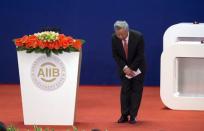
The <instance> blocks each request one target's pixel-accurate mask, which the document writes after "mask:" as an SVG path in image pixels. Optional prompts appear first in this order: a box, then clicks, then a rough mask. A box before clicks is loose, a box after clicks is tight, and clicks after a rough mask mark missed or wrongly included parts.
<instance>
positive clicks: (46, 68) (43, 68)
mask: <svg viewBox="0 0 204 131" xmlns="http://www.w3.org/2000/svg"><path fill="white" fill-rule="evenodd" d="M31 78H32V81H33V83H34V84H35V85H36V86H37V87H39V88H40V89H43V90H55V89H58V88H59V87H61V86H62V85H63V83H64V81H65V78H66V71H65V66H64V64H63V62H62V61H61V60H60V59H59V58H57V57H56V56H54V55H52V56H50V57H47V56H41V57H39V58H37V59H36V60H35V61H34V62H33V64H32V68H31Z"/></svg>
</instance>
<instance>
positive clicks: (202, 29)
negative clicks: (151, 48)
mask: <svg viewBox="0 0 204 131" xmlns="http://www.w3.org/2000/svg"><path fill="white" fill-rule="evenodd" d="M202 40H204V24H191V23H181V24H177V25H173V26H171V27H170V28H168V29H167V31H166V32H165V34H164V43H163V46H164V49H163V52H162V55H161V85H160V86H161V87H160V88H161V89H160V95H161V99H162V101H163V103H164V104H165V105H166V106H167V107H169V108H171V109H175V110H204V102H203V101H204V86H203V85H204V44H202V43H201V41H202Z"/></svg>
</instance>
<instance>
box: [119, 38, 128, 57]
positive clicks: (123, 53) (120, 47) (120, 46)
mask: <svg viewBox="0 0 204 131" xmlns="http://www.w3.org/2000/svg"><path fill="white" fill-rule="evenodd" d="M118 42H119V49H120V50H121V53H122V56H123V58H124V59H126V56H125V50H124V48H123V43H122V41H121V40H120V39H118Z"/></svg>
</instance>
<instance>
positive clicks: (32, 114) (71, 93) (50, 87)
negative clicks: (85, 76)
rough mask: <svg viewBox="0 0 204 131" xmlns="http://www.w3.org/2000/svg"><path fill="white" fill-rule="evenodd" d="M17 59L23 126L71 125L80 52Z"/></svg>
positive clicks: (31, 54) (27, 56)
mask: <svg viewBox="0 0 204 131" xmlns="http://www.w3.org/2000/svg"><path fill="white" fill-rule="evenodd" d="M17 55H18V66H19V75H20V85H21V96H22V106H23V118H24V124H25V125H73V123H74V118H75V103H76V93H77V87H78V84H79V77H80V65H81V52H70V53H66V52H64V53H63V54H59V55H54V54H52V55H51V56H50V57H47V56H46V55H45V54H40V53H38V54H37V53H30V54H29V53H26V52H25V51H18V53H17Z"/></svg>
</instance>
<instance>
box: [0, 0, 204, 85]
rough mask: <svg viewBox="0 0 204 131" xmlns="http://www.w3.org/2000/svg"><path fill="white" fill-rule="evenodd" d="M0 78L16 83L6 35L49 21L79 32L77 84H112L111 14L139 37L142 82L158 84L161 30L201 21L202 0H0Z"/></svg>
mask: <svg viewBox="0 0 204 131" xmlns="http://www.w3.org/2000/svg"><path fill="white" fill-rule="evenodd" d="M0 2H1V3H0V62H1V64H0V74H1V75H0V83H19V76H18V65H17V57H16V50H15V46H14V45H13V43H12V39H13V38H16V37H21V36H22V35H24V34H32V33H34V32H38V31H39V30H40V29H41V28H42V27H47V26H55V27H59V28H61V29H62V31H63V33H65V34H67V35H72V36H74V37H76V38H83V39H85V40H86V44H85V45H84V48H83V61H82V69H81V84H97V85H98V84H118V83H119V78H118V76H117V70H116V65H115V63H114V61H113V58H112V54H111V34H112V32H113V23H114V22H115V21H116V20H126V21H127V22H128V23H129V25H130V27H131V28H133V29H136V30H139V31H141V32H142V33H143V34H144V38H145V44H146V45H145V51H146V58H147V63H148V71H147V76H146V81H145V84H146V85H159V82H160V55H161V52H162V37H163V33H164V32H165V30H166V29H167V28H168V27H169V26H171V25H172V24H176V23H179V22H193V21H195V20H196V21H199V22H204V6H203V5H204V1H203V0H152V1H151V0H126V1H123V0H81V1H80V0H47V1H45V0H44V1H43V0H1V1H0Z"/></svg>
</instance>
